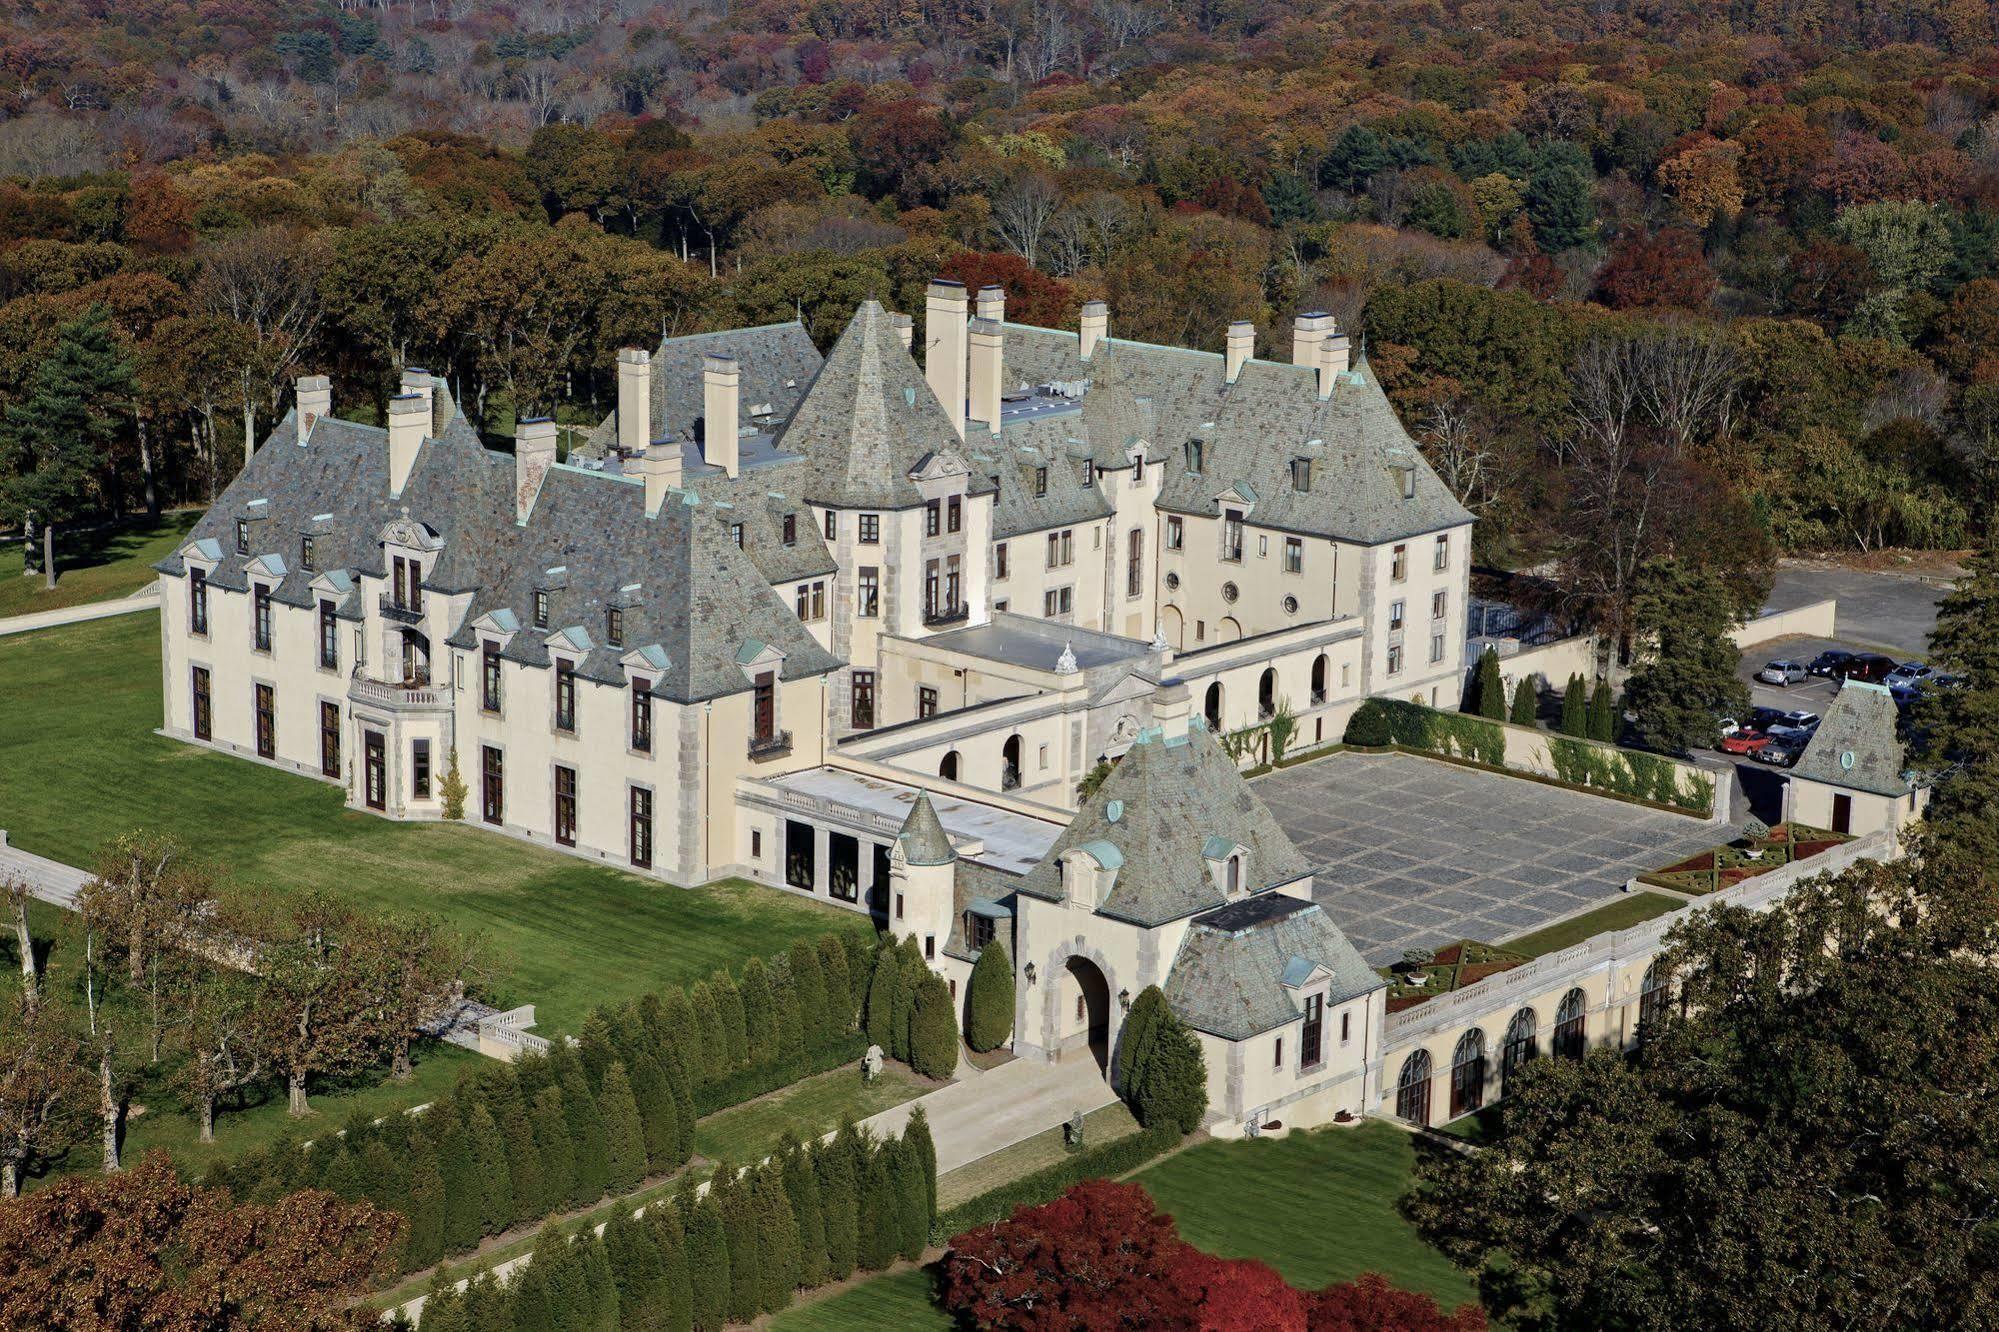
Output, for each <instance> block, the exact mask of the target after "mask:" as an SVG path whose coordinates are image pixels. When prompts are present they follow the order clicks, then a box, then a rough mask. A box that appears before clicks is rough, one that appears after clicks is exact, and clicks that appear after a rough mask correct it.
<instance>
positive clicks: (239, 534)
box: [236, 518, 250, 555]
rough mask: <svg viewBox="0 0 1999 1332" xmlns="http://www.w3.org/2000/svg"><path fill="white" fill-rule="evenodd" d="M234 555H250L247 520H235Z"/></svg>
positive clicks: (248, 524)
mask: <svg viewBox="0 0 1999 1332" xmlns="http://www.w3.org/2000/svg"><path fill="white" fill-rule="evenodd" d="M236 553H237V554H238V555H248V554H249V553H250V520H249V519H248V518H238V519H237V520H236Z"/></svg>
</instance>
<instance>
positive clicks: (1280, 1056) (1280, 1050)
mask: <svg viewBox="0 0 1999 1332" xmlns="http://www.w3.org/2000/svg"><path fill="white" fill-rule="evenodd" d="M1270 1066H1271V1067H1272V1068H1283V1067H1284V1038H1283V1037H1282V1036H1279V1037H1278V1038H1277V1057H1276V1058H1274V1059H1272V1060H1271V1061H1270Z"/></svg>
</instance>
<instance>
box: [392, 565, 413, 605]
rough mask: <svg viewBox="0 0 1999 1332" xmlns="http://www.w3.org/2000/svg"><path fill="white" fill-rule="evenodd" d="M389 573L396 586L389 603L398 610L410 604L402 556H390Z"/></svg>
mask: <svg viewBox="0 0 1999 1332" xmlns="http://www.w3.org/2000/svg"><path fill="white" fill-rule="evenodd" d="M389 574H390V577H391V579H392V582H393V587H394V591H392V592H391V593H390V594H389V604H390V605H392V606H394V607H395V608H396V609H397V610H401V609H403V608H404V607H405V606H407V605H409V593H408V590H407V586H406V584H405V582H404V572H403V557H402V556H400V555H396V556H392V557H390V559H389Z"/></svg>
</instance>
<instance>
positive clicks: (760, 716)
mask: <svg viewBox="0 0 1999 1332" xmlns="http://www.w3.org/2000/svg"><path fill="white" fill-rule="evenodd" d="M750 704H751V707H750V714H751V723H750V724H751V725H752V727H754V731H753V733H752V735H751V737H750V738H751V739H752V740H754V741H755V742H756V743H758V744H766V745H767V744H769V743H770V742H771V741H772V740H775V739H776V738H777V673H776V672H775V671H759V672H757V678H756V679H755V681H753V682H752V684H751V686H750Z"/></svg>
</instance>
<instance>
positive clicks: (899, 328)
mask: <svg viewBox="0 0 1999 1332" xmlns="http://www.w3.org/2000/svg"><path fill="white" fill-rule="evenodd" d="M888 322H889V327H891V328H893V329H894V330H895V340H896V341H897V342H900V343H901V344H902V349H903V350H904V351H908V350H909V348H910V346H911V344H913V343H914V342H915V341H916V321H915V320H914V319H911V318H910V317H909V316H908V315H890V316H889V317H888Z"/></svg>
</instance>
